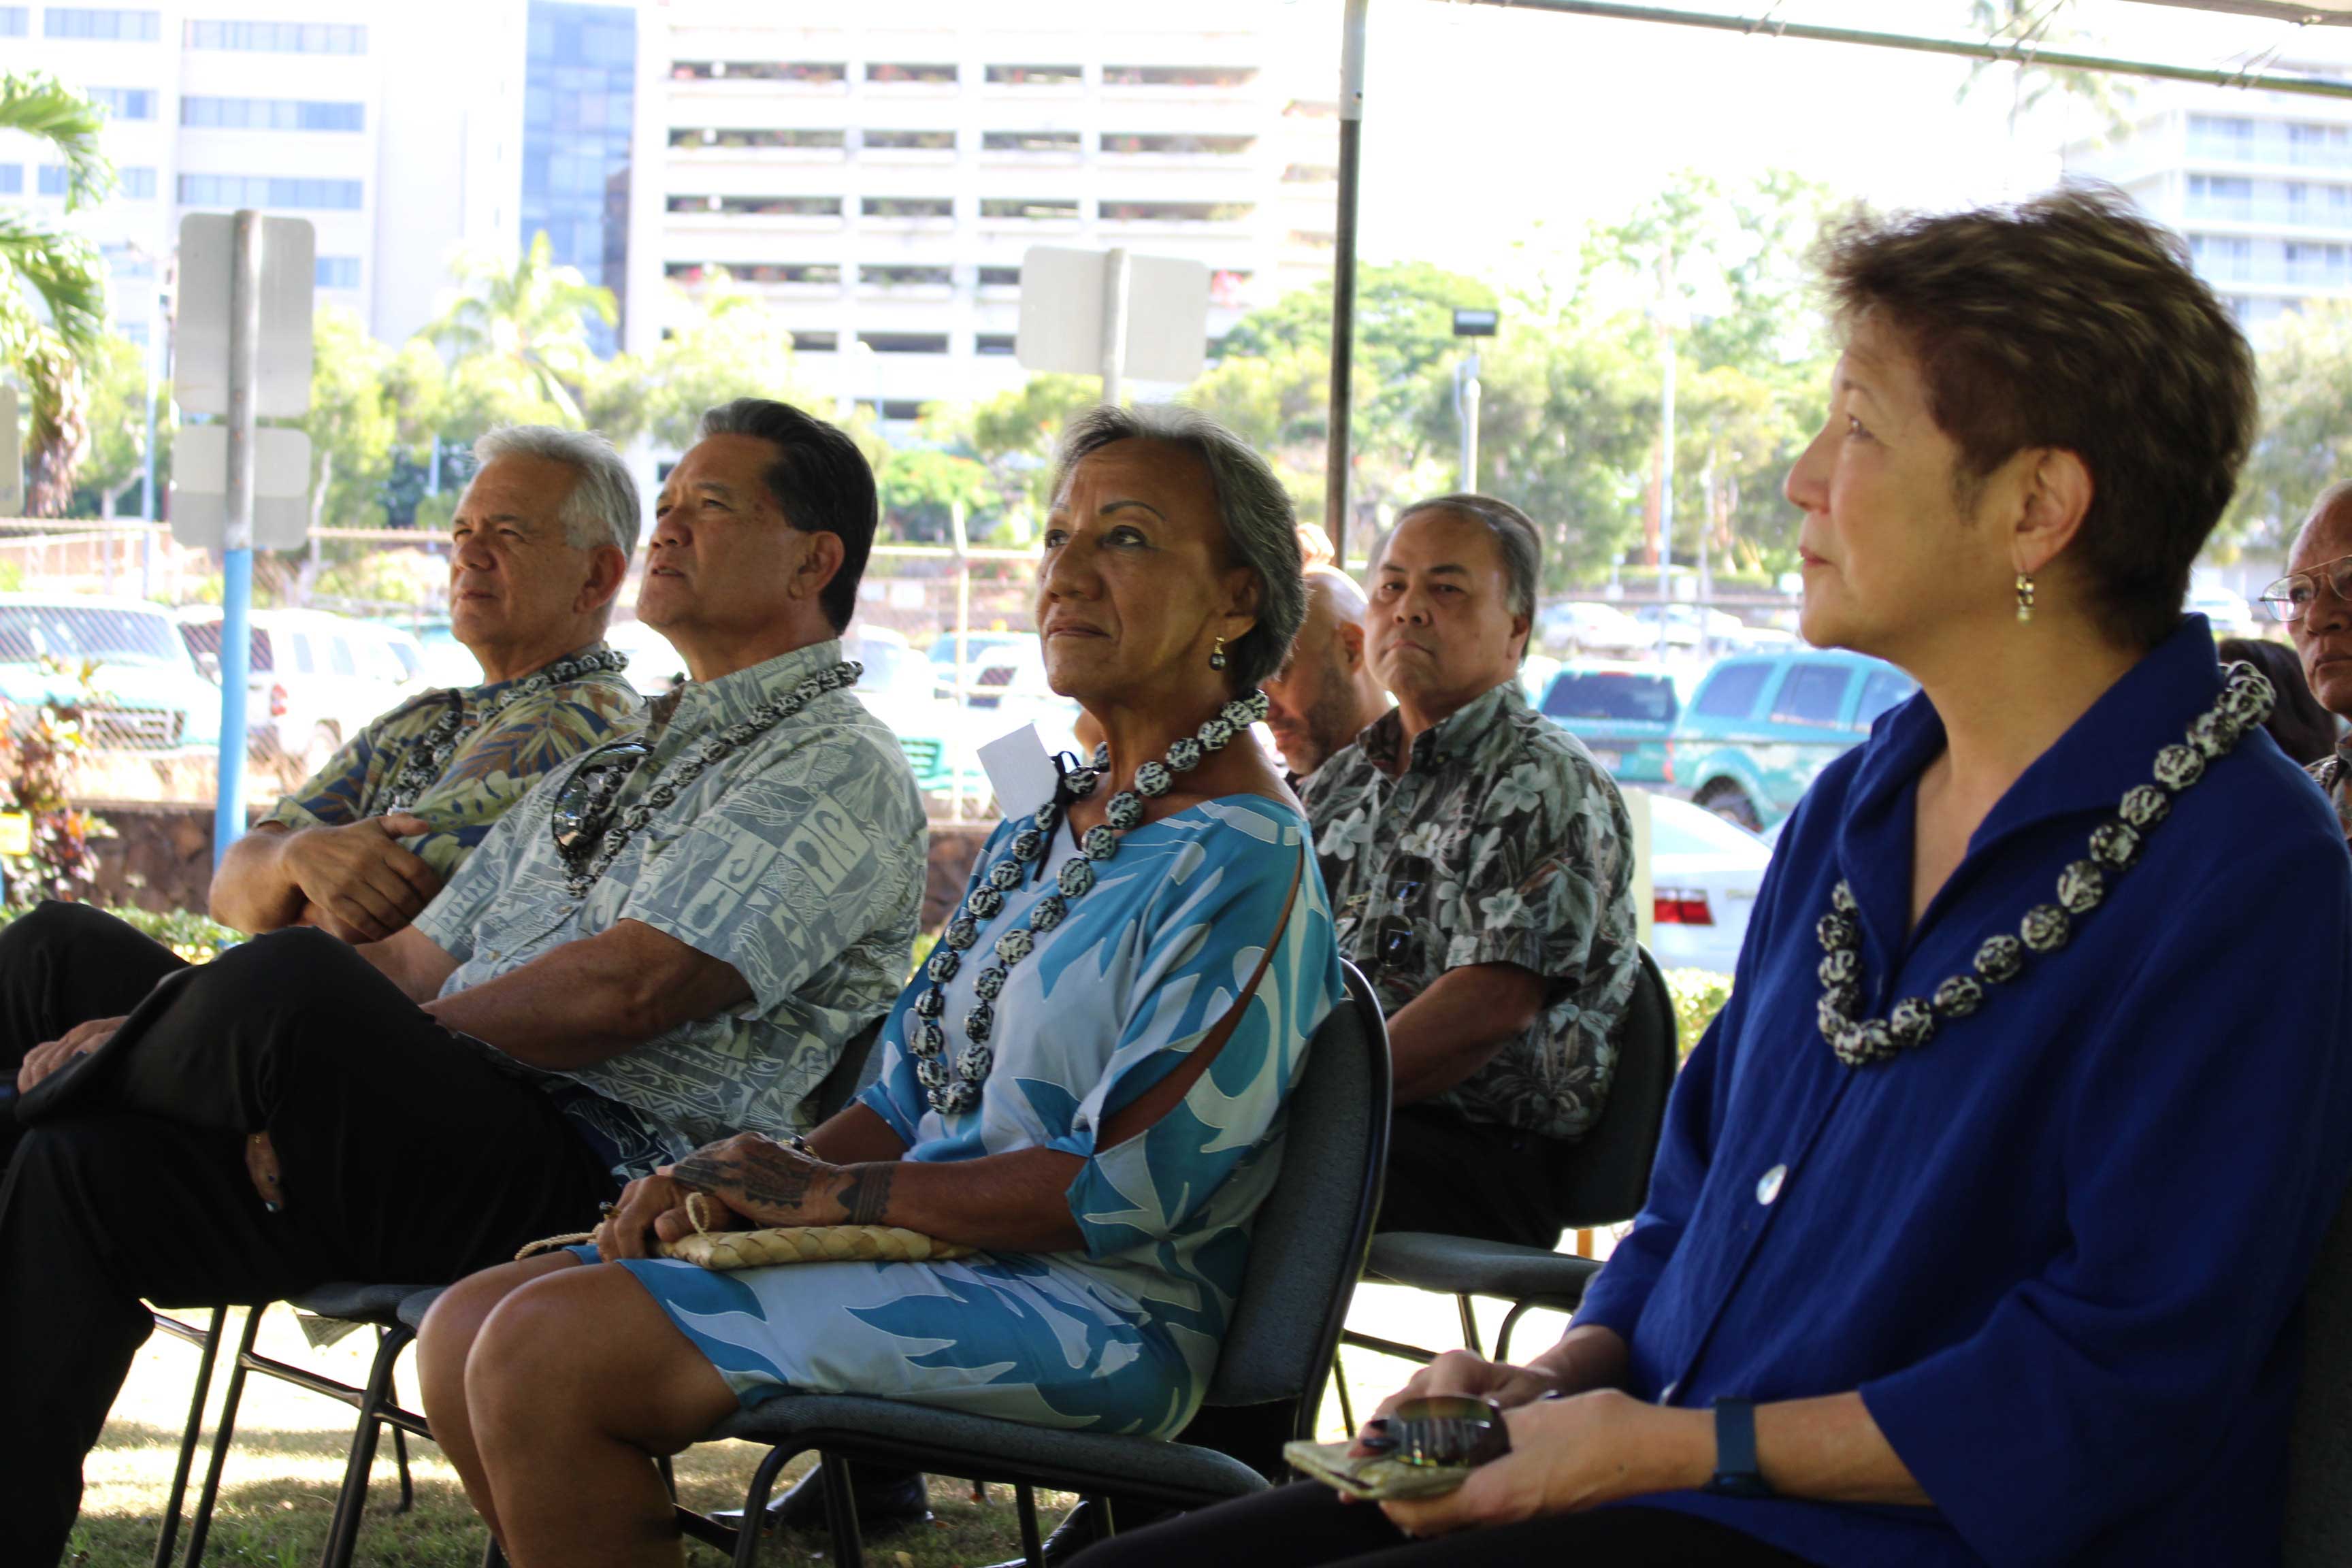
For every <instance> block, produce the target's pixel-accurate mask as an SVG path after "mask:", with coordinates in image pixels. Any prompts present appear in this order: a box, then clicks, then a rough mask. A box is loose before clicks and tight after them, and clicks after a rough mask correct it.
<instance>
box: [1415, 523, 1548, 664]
mask: <svg viewBox="0 0 2352 1568" xmlns="http://www.w3.org/2000/svg"><path fill="white" fill-rule="evenodd" d="M1424 511H1458V512H1460V513H1462V514H1463V515H1464V516H1465V517H1475V518H1476V519H1477V520H1478V521H1480V522H1483V523H1485V524H1486V531H1487V532H1489V533H1491V534H1493V535H1494V536H1495V548H1496V550H1498V551H1500V552H1502V556H1503V584H1504V587H1505V589H1506V590H1507V592H1508V594H1509V595H1510V610H1511V614H1513V615H1515V616H1525V617H1527V622H1528V637H1527V640H1526V641H1525V642H1522V643H1520V644H1519V660H1520V662H1521V663H1523V664H1524V663H1525V662H1526V661H1527V657H1528V644H1529V643H1532V642H1534V641H1535V635H1534V634H1535V621H1536V587H1537V585H1538V584H1539V583H1541V582H1542V580H1543V535H1542V534H1541V533H1539V532H1538V531H1537V530H1536V525H1535V520H1534V519H1533V518H1531V517H1529V516H1528V514H1527V513H1526V512H1523V511H1521V510H1519V509H1518V508H1517V507H1515V506H1513V505H1512V504H1511V503H1510V502H1509V501H1507V500H1502V499H1501V498H1500V497H1498V496H1482V495H1473V494H1470V493H1468V492H1460V493H1456V494H1454V495H1450V496H1433V497H1432V498H1431V499H1429V500H1417V501H1415V502H1413V503H1412V505H1411V506H1409V507H1407V508H1405V509H1404V510H1402V511H1401V512H1399V513H1397V518H1396V521H1395V522H1394V523H1393V524H1391V526H1390V529H1389V537H1390V538H1391V539H1393V538H1395V537H1396V531H1397V530H1398V529H1399V528H1402V527H1403V526H1404V521H1405V519H1407V518H1409V517H1412V516H1413V515H1415V514H1416V513H1419V512H1424ZM1381 548H1382V550H1383V551H1385V550H1386V548H1387V546H1386V544H1385V543H1384V544H1383V545H1382V546H1381Z"/></svg>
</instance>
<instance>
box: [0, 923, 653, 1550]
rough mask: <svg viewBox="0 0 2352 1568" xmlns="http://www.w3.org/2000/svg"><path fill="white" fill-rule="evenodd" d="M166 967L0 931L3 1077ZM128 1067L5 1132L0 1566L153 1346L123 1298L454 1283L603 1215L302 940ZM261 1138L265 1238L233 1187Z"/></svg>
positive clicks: (588, 1195) (374, 978) (505, 1112)
mask: <svg viewBox="0 0 2352 1568" xmlns="http://www.w3.org/2000/svg"><path fill="white" fill-rule="evenodd" d="M177 967H180V966H179V965H178V963H177V961H176V960H174V959H173V958H172V956H171V954H170V953H169V952H164V951H163V950H162V949H160V948H158V947H156V945H155V944H154V943H152V942H149V941H148V940H147V939H146V938H144V937H142V936H141V935H139V934H138V933H137V932H136V931H131V929H130V928H129V927H127V926H125V925H123V924H121V922H120V921H115V920H113V919H111V918H110V917H108V916H106V915H103V914H100V913H97V912H96V911H93V910H87V909H83V908H80V907H79V906H75V905H68V904H45V905H43V906H42V907H41V908H40V909H38V910H35V911H34V912H33V913H32V914H30V915H27V916H26V917H25V918H24V919H22V920H20V921H17V922H16V924H15V925H13V926H11V927H9V928H8V929H7V930H6V931H5V932H0V1028H5V1030H6V1031H7V1032H8V1033H7V1036H6V1038H5V1041H0V1055H5V1056H6V1058H7V1059H8V1060H12V1061H13V1060H16V1059H18V1058H21V1057H22V1056H23V1054H24V1052H25V1050H26V1048H27V1047H30V1046H31V1045H33V1044H35V1043H37V1042H38V1041H40V1040H46V1039H54V1038H56V1037H58V1035H59V1034H61V1033H62V1032H63V1031H64V1030H65V1029H66V1028H68V1027H69V1026H72V1025H73V1024H75V1023H78V1022H80V1021H82V1020H83V1019H85V1018H89V1017H104V1016H114V1015H118V1014H124V1013H128V1012H129V1011H130V1010H131V1007H132V1006H133V1005H136V1004H137V1003H138V1002H139V1000H140V999H141V997H142V995H143V994H144V992H145V991H146V990H147V989H148V988H150V987H152V984H153V983H154V979H155V977H156V976H158V975H159V974H161V973H171V972H172V971H173V969H175V968H177ZM122 1043H124V1042H121V1041H118V1042H117V1044H118V1045H120V1044H122ZM137 1046H138V1048H137V1050H136V1051H135V1053H133V1054H132V1055H131V1057H130V1058H129V1061H130V1062H131V1063H132V1064H136V1066H135V1068H133V1069H132V1070H130V1071H126V1072H124V1073H123V1074H121V1083H120V1084H119V1086H116V1087H115V1088H114V1089H111V1090H110V1092H108V1093H106V1094H101V1095H99V1096H97V1097H94V1100H95V1102H94V1103H89V1104H86V1105H81V1106H78V1107H75V1108H73V1109H70V1110H68V1111H67V1112H65V1113H64V1114H63V1115H62V1116H60V1117H59V1118H58V1119H57V1120H53V1121H42V1122H39V1123H37V1124H36V1125H34V1126H31V1127H26V1128H22V1129H19V1130H18V1137H17V1143H16V1153H15V1155H14V1157H13V1158H12V1159H11V1160H10V1162H9V1164H8V1168H7V1174H6V1176H5V1180H0V1391H5V1393H0V1408H5V1419H0V1563H26V1564H33V1565H46V1564H48V1563H55V1562H56V1561H57V1560H58V1556H59V1554H60V1553H61V1552H63V1550H64V1547H65V1543H66V1540H67V1537H68V1532H69V1531H70V1530H71V1527H72V1524H73V1519H74V1515H75V1513H76V1511H77V1510H78V1509H79V1503H80V1499H81V1462H82V1458H83V1456H84V1455H85V1454H86V1453H87V1452H88V1451H89V1447H90V1446H91V1445H92V1444H93V1443H95V1442H96V1441H97V1438H98V1435H99V1432H100V1428H101V1427H102V1426H104V1424H105V1421H106V1415H107V1411H108V1409H109V1407H110V1405H112V1404H113V1401H114V1396H115V1394H116V1393H117V1392H118V1391H119V1390H120V1388H121V1384H122V1379H123V1376H124V1374H125V1373H127V1372H128V1370H129V1368H130V1365H131V1358H132V1356H133V1355H134V1354H135V1353H136V1352H137V1351H138V1349H139V1347H140V1345H141V1344H142V1342H144V1341H145V1340H146V1338H147V1335H148V1333H149V1331H150V1329H151V1328H152V1321H151V1319H150V1318H149V1315H148V1312H147V1310H146V1308H145V1307H144V1306H142V1299H143V1300H151V1301H156V1302H160V1303H163V1304H164V1305H169V1306H222V1305H230V1304H236V1303H254V1302H264V1301H270V1300H278V1299H279V1298H281V1297H284V1296H287V1295H289V1294H295V1293H299V1292H300V1291H302V1290H305V1289H310V1288H311V1287H314V1286H317V1285H320V1284H323V1283H325V1282H327V1281H329V1280H333V1279H360V1280H377V1281H383V1282H386V1283H406V1282H408V1281H412V1280H414V1281H415V1282H417V1283H420V1284H423V1283H431V1282H438V1281H442V1280H448V1279H457V1277H458V1276H460V1275H463V1274H466V1273H469V1272H471V1271H473V1270H475V1269H477V1268H484V1267H486V1266H488V1265H489V1264H493V1263H499V1262H503V1261H505V1260H506V1259H507V1258H509V1257H511V1256H512V1255H513V1253H514V1250H515V1248H516V1247H518V1246H520V1245H521V1244H522V1243H524V1242H526V1241H530V1240H533V1239H535V1238H537V1237H542V1236H549V1235H553V1234H556V1233H559V1232H563V1231H571V1230H580V1229H584V1228H586V1226H588V1224H589V1223H590V1222H592V1221H593V1218H594V1216H595V1214H596V1209H597V1205H599V1204H600V1203H601V1202H603V1201H604V1199H605V1198H607V1197H609V1196H610V1195H611V1194H612V1190H613V1186H614V1184H613V1182H612V1179H611V1177H610V1176H609V1174H608V1173H606V1172H604V1170H603V1169H601V1168H600V1166H599V1165H598V1163H597V1161H596V1160H595V1158H594V1156H593V1154H592V1153H591V1152H589V1150H588V1147H587V1145H586V1144H585V1143H583V1142H582V1141H581V1140H580V1139H579V1138H577V1137H576V1136H575V1135H574V1134H573V1133H572V1131H571V1130H570V1128H569V1127H568V1126H567V1124H566V1123H565V1121H564V1120H563V1118H562V1114H561V1113H560V1112H559V1111H557V1110H555V1108H554V1106H553V1104H552V1103H551V1101H550V1100H548V1099H547V1097H546V1096H544V1095H543V1094H541V1093H540V1092H539V1090H538V1089H535V1088H533V1087H532V1086H531V1085H530V1083H529V1082H527V1081H525V1080H524V1079H520V1078H519V1077H516V1076H512V1075H510V1074H509V1073H506V1072H502V1071H501V1070H499V1068H497V1067H495V1066H493V1065H492V1064H491V1062H490V1061H489V1060H488V1058H485V1057H484V1056H483V1055H482V1054H481V1053H480V1052H479V1051H478V1049H477V1048H476V1047H472V1046H469V1045H467V1043H465V1042H464V1041H462V1040H460V1039H459V1038H458V1037H457V1036H455V1035H453V1034H451V1033H450V1032H449V1031H447V1030H446V1029H444V1028H443V1027H441V1026H440V1025H439V1024H437V1023H436V1022H435V1021H434V1019H433V1018H432V1017H431V1016H430V1015H428V1014H426V1013H425V1011H424V1010H423V1009H422V1008H420V1007H418V1006H417V1005H415V1003H413V1002H411V1001H409V1000H408V998H407V997H405V996H404V995H403V994H401V993H400V992H399V990H398V989H397V988H396V987H394V985H393V984H392V983H391V982H390V981H388V980H386V979H385V978H384V977H383V975H382V974H381V973H378V972H377V971H376V969H375V968H374V966H373V965H372V964H370V963H368V962H367V961H366V960H365V959H363V958H362V957H361V956H360V955H359V954H358V953H356V952H353V951H352V949H351V948H349V947H347V946H345V945H344V944H343V943H342V942H338V941H336V940H335V939H334V938H332V937H331V936H328V935H326V934H325V933H324V932H322V931H311V930H307V929H304V930H294V931H278V932H274V933H272V934H270V935H268V936H264V937H261V938H259V939H257V940H256V941H254V942H247V943H246V944H245V945H243V946H241V947H237V948H235V949H232V950H231V951H230V952H226V953H224V954H223V955H222V956H221V957H220V958H218V959H216V960H215V961H214V962H213V963H209V964H206V965H205V966H204V967H203V968H202V969H201V970H199V971H197V972H196V973H194V974H192V975H190V976H188V977H187V978H186V979H185V980H184V981H182V982H179V983H178V984H177V989H176V993H175V994H174V995H173V999H172V1001H171V1003H170V1005H168V1007H164V1008H163V1009H162V1010H160V1011H159V1012H158V1013H156V1014H155V1016H152V1018H149V1019H147V1020H146V1025H145V1031H144V1036H143V1037H142V1038H141V1039H140V1040H139V1041H138V1042H137ZM175 1092H177V1093H184V1095H185V1096H186V1103H185V1104H184V1105H178V1104H173V1103H172V1102H171V1100H170V1096H171V1095H172V1094H173V1093H175ZM239 1117H241V1118H243V1123H242V1125H241V1126H232V1125H226V1122H228V1121H233V1120H235V1119H236V1118H239ZM247 1131H268V1133H269V1136H270V1142H271V1143H272V1144H273V1145H274V1147H275V1148H276V1150H277V1153H278V1169H279V1172H280V1180H281V1184H282V1185H283V1187H284V1191H285V1195H286V1206H285V1210H284V1212H282V1213H279V1214H275V1215H273V1214H270V1213H268V1211H266V1210H265V1209H264V1208H263V1207H262V1204H261V1200H260V1198H259V1197H258V1196H257V1194H255V1192H254V1190H253V1186H252V1184H251V1182H250V1180H249V1179H248V1177H247V1174H246V1168H245V1157H244V1148H243V1134H244V1133H245V1132H247Z"/></svg>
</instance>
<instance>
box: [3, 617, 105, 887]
mask: <svg viewBox="0 0 2352 1568" xmlns="http://www.w3.org/2000/svg"><path fill="white" fill-rule="evenodd" d="M41 668H43V669H44V670H45V671H47V673H48V674H51V675H59V676H69V677H71V678H72V679H73V683H74V687H75V689H76V690H77V692H78V693H79V697H78V699H77V700H75V701H73V702H70V703H61V702H56V701H49V702H44V703H42V704H41V705H40V706H39V707H37V708H35V709H33V710H30V712H29V714H20V715H19V716H18V718H17V719H16V722H14V723H11V724H9V725H8V726H7V730H6V733H5V736H0V754H5V768H6V772H5V780H0V783H5V787H6V791H7V794H8V796H9V799H10V804H11V805H13V807H14V808H15V809H16V810H17V811H21V812H23V813H25V814H26V816H30V817H31V818H32V819H33V820H32V847H31V849H30V851H29V852H27V853H26V854H23V855H8V856H0V868H5V871H6V873H7V879H8V887H9V889H10V890H11V891H13V892H16V893H18V894H20V895H23V894H29V895H31V896H33V897H36V898H45V899H69V898H72V897H73V896H74V893H75V892H76V890H77V889H80V888H83V887H85V886H87V885H89V883H91V882H93V881H96V880H97V879H98V854H97V851H96V850H95V849H94V848H92V847H91V845H92V841H93V840H96V839H100V838H110V837H113V829H111V828H110V827H108V826H106V824H105V823H104V822H102V821H100V819H99V818H98V817H97V816H94V815H92V814H91V813H89V812H87V811H83V810H81V809H79V807H77V806H75V805H73V804H72V802H71V801H70V799H69V798H68V787H69V784H70V781H71V777H72V773H73V768H74V763H75V762H76V760H77V759H79V757H80V755H81V753H82V752H84V751H86V750H87V749H88V748H89V736H88V735H87V734H85V733H84V732H83V731H82V725H81V716H82V711H83V710H84V708H85V707H87V706H88V705H89V703H90V702H91V701H92V700H94V699H95V698H96V697H97V695H98V692H97V689H96V688H95V687H94V686H93V685H92V684H91V682H92V681H93V680H94V679H95V678H96V677H97V674H98V663H97V661H96V660H94V659H80V660H68V659H60V658H51V657H46V656H45V657H44V658H42V660H41Z"/></svg>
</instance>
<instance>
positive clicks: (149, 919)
mask: <svg viewBox="0 0 2352 1568" xmlns="http://www.w3.org/2000/svg"><path fill="white" fill-rule="evenodd" d="M32 907H33V906H32V905H31V903H29V902H26V903H19V904H0V926H5V925H6V924H8V922H10V921H13V920H15V919H16V917H17V916H19V915H23V914H29V913H30V912H31V911H32ZM101 907H102V908H105V910H106V912H107V913H108V914H110V915H112V916H113V917H114V918H115V919H117V920H119V921H121V922H122V923H123V924H125V925H127V926H129V927H131V929H132V930H134V931H139V932H141V933H142V934H143V935H146V936H151V937H153V938H154V939H155V940H156V941H157V942H162V943H163V945H164V946H165V947H168V948H170V949H171V950H172V951H173V952H176V953H178V954H179V955H180V956H181V957H182V958H184V959H186V960H187V961H188V962H189V963H206V962H208V961H210V960H212V959H215V958H217V957H219V956H220V954H221V953H223V952H226V951H227V950H228V949H229V948H232V947H234V946H236V944H237V943H238V942H243V941H244V940H245V933H244V932H243V931H231V930H230V929H229V928H228V927H226V926H225V925H223V924H221V923H220V922H219V921H215V920H212V919H209V918H208V917H206V916H204V915H200V914H197V913H196V912H195V911H194V910H140V909H129V908H123V909H116V908H113V907H111V906H101Z"/></svg>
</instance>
